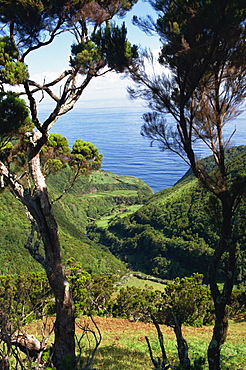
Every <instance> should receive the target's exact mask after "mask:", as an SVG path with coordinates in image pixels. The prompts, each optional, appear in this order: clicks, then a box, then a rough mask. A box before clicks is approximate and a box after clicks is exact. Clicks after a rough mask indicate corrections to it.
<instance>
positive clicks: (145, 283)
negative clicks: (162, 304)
mask: <svg viewBox="0 0 246 370" xmlns="http://www.w3.org/2000/svg"><path fill="white" fill-rule="evenodd" d="M132 286H134V287H136V288H141V289H144V288H148V289H149V288H151V289H153V290H161V291H162V290H163V289H164V287H165V285H164V284H160V283H156V282H155V281H150V280H143V279H139V278H137V277H135V276H133V275H129V277H128V279H126V280H125V281H124V282H123V283H122V284H121V285H120V286H119V287H120V288H121V287H132Z"/></svg>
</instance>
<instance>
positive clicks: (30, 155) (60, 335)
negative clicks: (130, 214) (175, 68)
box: [0, 0, 137, 370]
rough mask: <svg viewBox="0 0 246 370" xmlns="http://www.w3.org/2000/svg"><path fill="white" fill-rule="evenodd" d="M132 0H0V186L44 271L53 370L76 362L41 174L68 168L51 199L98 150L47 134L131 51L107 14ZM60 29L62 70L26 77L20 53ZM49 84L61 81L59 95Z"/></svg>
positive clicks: (89, 166) (120, 11) (68, 300)
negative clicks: (16, 205)
mask: <svg viewBox="0 0 246 370" xmlns="http://www.w3.org/2000/svg"><path fill="white" fill-rule="evenodd" d="M134 3H135V1H134V0H133V1H131V0H130V1H125V0H122V1H114V0H112V1H109V2H106V3H104V2H100V1H99V2H97V1H93V2H91V1H77V0H76V1H73V0H71V1H52V2H49V1H48V2H47V1H38V2H35V1H34V2H33V1H31V2H30V1H28V2H26V1H24V0H23V1H18V3H17V4H16V2H15V1H7V2H6V1H1V2H0V23H1V38H0V65H1V72H0V84H1V97H0V103H1V114H0V120H1V130H0V139H1V145H0V148H1V157H0V179H1V184H0V185H1V187H2V188H3V187H4V186H7V187H9V188H10V189H11V191H12V193H13V194H14V196H15V197H16V198H17V199H19V201H20V202H21V203H22V205H23V213H24V214H26V215H27V217H28V220H29V223H30V231H29V233H28V237H27V241H26V242H25V244H24V245H25V248H26V249H27V250H28V252H29V253H30V255H31V256H32V258H33V259H34V260H35V261H36V262H38V263H39V264H40V265H41V266H42V267H43V268H44V270H45V271H46V274H47V277H48V280H49V284H50V286H51V288H52V291H53V294H54V297H55V300H56V322H55V340H54V346H53V349H52V361H53V365H54V366H55V367H56V368H57V370H62V369H63V367H64V366H65V365H64V364H65V363H66V364H67V361H68V359H69V362H70V365H69V366H70V368H71V369H75V368H76V364H75V337H74V334H75V316H74V304H73V299H72V295H71V291H70V289H69V282H68V280H67V278H66V274H65V273H64V269H63V265H62V259H61V245H60V239H59V235H58V226H57V222H56V219H55V217H54V213H53V210H52V202H51V199H50V198H49V193H48V189H47V184H46V177H47V175H48V174H49V173H50V172H54V171H58V170H60V169H61V168H62V167H63V166H65V165H67V166H69V167H70V169H71V170H72V171H73V176H72V177H71V181H70V183H69V185H68V186H66V187H64V188H63V190H62V193H61V194H60V195H59V196H58V198H56V200H58V199H60V197H62V195H63V194H64V193H66V192H67V191H68V190H69V188H70V187H71V186H72V185H73V184H74V182H75V180H76V179H77V177H78V176H80V175H82V174H85V173H88V172H91V171H92V170H96V169H98V168H99V167H100V164H101V161H102V155H101V154H99V153H98V150H97V148H95V146H94V145H93V144H91V143H84V142H83V141H82V140H80V139H79V138H78V139H77V141H76V142H75V143H74V146H73V148H72V150H70V149H69V148H68V145H67V142H66V139H64V138H62V137H60V136H59V135H54V134H53V135H51V136H49V131H50V129H51V127H52V126H53V124H54V123H55V122H56V120H57V119H58V118H59V117H60V116H61V115H63V114H65V113H67V112H68V111H70V110H71V109H72V108H73V107H74V104H76V102H77V101H78V99H79V98H80V97H81V94H82V93H83V91H84V89H85V88H86V87H87V86H88V84H89V83H90V81H91V80H92V79H94V78H96V77H99V76H100V75H102V74H105V73H107V72H109V71H112V70H114V71H116V72H119V73H120V72H123V71H124V70H125V68H128V67H129V66H130V64H131V63H132V60H133V58H134V57H136V55H137V48H136V46H131V45H130V43H129V42H128V41H127V39H126V33H127V31H126V28H125V26H124V24H123V26H121V27H119V26H115V25H113V24H110V22H109V21H110V20H111V19H112V17H113V16H114V15H119V16H123V15H124V14H125V13H126V12H127V11H128V10H130V9H131V8H132V6H133V5H134ZM101 26H102V28H100V27H101ZM62 33H67V34H70V35H71V34H72V35H73V37H74V40H73V45H72V46H71V56H70V58H69V66H68V69H66V70H65V71H60V72H58V74H57V76H56V78H55V79H54V80H52V81H43V83H41V84H40V83H39V82H38V81H37V80H35V78H32V76H30V75H29V71H28V67H27V64H26V62H27V57H28V56H29V55H30V54H32V53H35V51H37V50H39V49H41V48H42V47H44V46H47V45H51V44H52V43H53V41H54V40H55V39H56V37H57V36H58V35H60V34H62ZM40 65H42V63H40ZM12 86H14V87H17V86H18V89H17V90H18V92H16V93H13V92H11V91H9V90H11V87H12ZM57 86H62V87H61V88H60V89H59V90H60V91H59V96H58V95H57V92H56V89H57ZM13 90H15V89H13ZM21 95H24V97H25V98H26V100H24V99H21V98H20V96H21ZM44 95H45V96H47V97H48V98H50V99H51V100H52V101H53V103H54V105H53V106H52V107H51V111H50V113H49V115H48V117H46V118H45V119H44V121H42V122H41V120H40V119H39V114H38V112H39V109H38V105H39V104H40V103H41V102H42V100H43V98H44ZM29 116H30V118H29ZM14 140H16V141H15V142H14ZM9 144H10V146H9ZM11 146H12V147H11ZM63 362H64V363H63Z"/></svg>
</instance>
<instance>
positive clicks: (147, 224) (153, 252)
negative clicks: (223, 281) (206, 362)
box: [88, 146, 246, 283]
mask: <svg viewBox="0 0 246 370" xmlns="http://www.w3.org/2000/svg"><path fill="white" fill-rule="evenodd" d="M245 149H246V148H245V147H243V146H242V147H237V148H231V149H229V150H228V151H227V154H226V161H227V166H228V169H229V170H230V171H231V172H232V174H233V176H237V174H238V175H239V176H241V175H243V174H244V173H245V163H246V162H245V160H246V157H245ZM212 163H213V162H212V158H211V157H210V158H206V159H204V160H203V165H204V166H206V167H207V168H208V169H209V170H210V171H213V167H212ZM211 204H213V205H214V204H216V199H215V198H214V197H211V195H210V194H209V192H208V191H206V190H205V189H204V188H203V187H201V186H200V185H199V183H198V181H197V180H196V178H195V177H194V175H191V174H190V171H189V172H188V174H187V175H186V176H184V178H183V180H182V181H179V182H178V184H176V185H175V186H173V187H172V188H169V189H165V190H162V191H161V192H159V193H157V194H155V195H153V196H152V197H151V198H150V200H149V201H148V202H146V203H145V204H144V205H143V207H141V208H140V209H139V210H138V211H136V212H135V213H133V214H131V215H129V216H127V217H124V218H120V217H115V218H114V219H112V220H111V221H110V222H109V224H108V227H106V228H103V227H98V226H97V223H95V224H94V225H91V226H89V227H88V236H89V237H90V238H91V239H93V240H95V241H97V242H100V243H101V244H104V245H105V246H107V247H108V248H109V249H110V250H111V251H112V252H113V253H114V254H115V255H116V256H118V257H120V258H121V259H122V260H124V261H125V262H127V263H129V265H130V266H131V268H132V269H133V270H136V271H138V270H139V271H142V272H145V273H146V274H150V275H155V276H157V277H160V278H163V279H173V278H175V277H177V276H179V277H185V276H190V275H191V274H192V273H193V272H199V273H202V274H203V275H204V276H205V277H206V276H207V266H208V263H209V259H210V257H211V255H212V253H213V251H214V249H215V248H216V246H217V242H218V240H219V239H220V233H219V232H218V224H219V222H220V215H219V212H218V211H217V210H216V209H214V208H212V209H211V207H210V205H211ZM237 217H238V218H237V220H238V230H242V233H243V229H244V219H245V199H244V200H243V199H242V207H241V209H240V212H239V213H238V216H237ZM146 256H148V258H146ZM219 276H220V278H222V277H223V262H222V263H221V265H220V271H219ZM244 279H245V237H243V238H242V239H241V240H240V254H239V258H238V262H237V272H236V280H235V282H237V283H240V282H243V281H244Z"/></svg>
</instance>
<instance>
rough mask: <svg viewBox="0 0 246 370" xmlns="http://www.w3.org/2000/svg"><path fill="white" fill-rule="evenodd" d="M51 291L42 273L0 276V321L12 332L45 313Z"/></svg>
mask: <svg viewBox="0 0 246 370" xmlns="http://www.w3.org/2000/svg"><path fill="white" fill-rule="evenodd" d="M51 297H52V294H51V289H50V287H49V284H48V280H47V278H46V277H45V275H44V274H43V273H26V274H21V275H17V276H16V275H4V276H0V311H1V315H0V320H1V323H2V327H3V329H4V330H8V328H9V325H11V328H12V330H13V331H15V330H17V329H19V327H21V326H23V325H24V324H26V323H27V322H29V321H32V320H33V319H37V318H39V317H41V316H42V315H43V313H44V312H47V310H48V307H49V305H50V302H51Z"/></svg>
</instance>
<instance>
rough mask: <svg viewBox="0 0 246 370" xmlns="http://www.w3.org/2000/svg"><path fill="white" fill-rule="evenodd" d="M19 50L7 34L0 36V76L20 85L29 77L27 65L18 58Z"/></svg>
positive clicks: (9, 82) (6, 81) (8, 81)
mask: <svg viewBox="0 0 246 370" xmlns="http://www.w3.org/2000/svg"><path fill="white" fill-rule="evenodd" d="M17 58H18V52H17V49H16V47H15V46H14V45H13V43H12V42H11V41H10V39H9V38H8V37H7V36H4V37H1V38H0V66H1V70H0V78H1V81H4V83H8V84H9V85H13V86H14V85H18V84H21V83H23V82H25V80H26V79H27V78H28V72H27V66H26V65H25V64H24V63H22V62H20V61H18V60H16V59H17Z"/></svg>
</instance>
